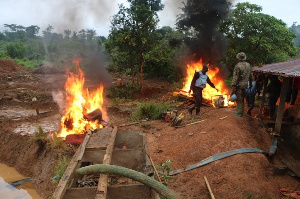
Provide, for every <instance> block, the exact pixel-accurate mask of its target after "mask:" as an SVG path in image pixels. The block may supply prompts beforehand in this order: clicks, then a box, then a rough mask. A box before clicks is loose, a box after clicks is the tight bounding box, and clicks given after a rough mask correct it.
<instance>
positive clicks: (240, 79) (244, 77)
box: [232, 52, 253, 117]
mask: <svg viewBox="0 0 300 199" xmlns="http://www.w3.org/2000/svg"><path fill="white" fill-rule="evenodd" d="M236 58H237V59H238V60H239V63H237V64H236V65H235V67H234V70H233V78H232V94H233V93H235V94H236V96H237V100H236V103H237V107H236V109H237V111H236V112H235V113H234V115H236V116H239V117H242V116H243V113H244V99H245V96H246V92H245V89H246V88H247V87H248V82H249V83H250V85H249V87H250V88H251V87H252V80H253V74H252V69H251V66H250V64H249V63H248V62H246V59H247V57H246V54H245V53H244V52H240V53H238V54H237V55H236Z"/></svg>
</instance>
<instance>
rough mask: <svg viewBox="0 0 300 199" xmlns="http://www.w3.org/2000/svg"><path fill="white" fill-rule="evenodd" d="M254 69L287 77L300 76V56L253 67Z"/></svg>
mask: <svg viewBox="0 0 300 199" xmlns="http://www.w3.org/2000/svg"><path fill="white" fill-rule="evenodd" d="M252 70H253V72H258V73H267V74H273V75H280V76H285V77H300V58H299V59H294V60H291V61H286V62H280V63H275V64H266V65H263V66H262V67H253V68H252Z"/></svg>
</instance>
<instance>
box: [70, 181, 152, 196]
mask: <svg viewBox="0 0 300 199" xmlns="http://www.w3.org/2000/svg"><path fill="white" fill-rule="evenodd" d="M151 191H152V190H151V189H150V188H149V187H147V186H145V185H143V184H133V185H112V186H109V187H108V192H109V194H108V196H107V197H108V198H122V199H141V198H153V197H152V196H151V195H153V194H152V193H151ZM95 192H96V187H84V188H69V189H67V191H66V194H65V199H70V198H71V199H94V198H95Z"/></svg>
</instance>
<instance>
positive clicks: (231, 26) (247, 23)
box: [220, 2, 297, 70]
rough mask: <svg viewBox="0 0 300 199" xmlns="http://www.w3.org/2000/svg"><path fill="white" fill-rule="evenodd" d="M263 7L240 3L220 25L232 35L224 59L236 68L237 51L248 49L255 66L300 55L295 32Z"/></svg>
mask: <svg viewBox="0 0 300 199" xmlns="http://www.w3.org/2000/svg"><path fill="white" fill-rule="evenodd" d="M261 10H262V7H260V6H258V5H255V4H250V3H248V2H246V3H238V4H237V5H236V8H235V9H234V10H233V11H232V14H231V15H230V16H229V17H228V18H227V19H226V20H224V21H223V23H222V24H221V26H220V30H221V32H223V33H224V34H225V35H226V36H227V39H228V50H227V55H226V59H225V60H224V63H225V64H226V65H227V67H228V68H229V69H230V70H232V69H233V67H234V65H235V64H236V54H237V53H238V52H241V51H242V52H245V53H246V55H247V60H248V62H249V63H250V64H251V65H252V66H260V65H263V64H269V63H275V62H282V61H287V60H289V59H291V58H292V57H294V56H296V55H297V49H296V48H295V45H294V43H293V39H294V37H295V34H293V33H292V32H291V31H290V30H289V29H287V28H286V24H285V23H284V22H282V21H281V20H279V19H276V18H275V17H273V16H270V15H267V14H263V13H261Z"/></svg>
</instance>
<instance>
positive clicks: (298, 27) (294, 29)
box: [289, 22, 300, 56]
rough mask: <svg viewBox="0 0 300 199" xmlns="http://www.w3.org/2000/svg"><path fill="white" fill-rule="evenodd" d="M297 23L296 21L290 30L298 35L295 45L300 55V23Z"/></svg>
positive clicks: (294, 40)
mask: <svg viewBox="0 0 300 199" xmlns="http://www.w3.org/2000/svg"><path fill="white" fill-rule="evenodd" d="M296 24H297V23H296V22H294V23H293V25H292V27H290V28H289V29H290V31H292V32H293V33H294V34H295V35H296V37H295V38H294V39H293V42H294V44H295V46H296V47H297V48H298V56H299V55H300V25H296Z"/></svg>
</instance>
